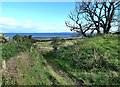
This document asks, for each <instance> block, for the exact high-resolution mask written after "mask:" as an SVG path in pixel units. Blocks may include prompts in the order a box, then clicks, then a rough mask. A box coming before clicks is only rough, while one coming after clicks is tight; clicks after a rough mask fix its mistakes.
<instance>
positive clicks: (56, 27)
mask: <svg viewBox="0 0 120 87" xmlns="http://www.w3.org/2000/svg"><path fill="white" fill-rule="evenodd" d="M1 27H2V32H7V33H11V32H16V33H19V32H21V33H39V32H68V31H69V29H67V28H66V27H65V25H64V23H63V24H56V23H35V22H32V21H31V20H25V21H23V22H22V23H20V22H19V23H18V20H16V19H15V18H0V28H1ZM0 32H1V31H0Z"/></svg>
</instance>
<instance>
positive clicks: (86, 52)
mask: <svg viewBox="0 0 120 87" xmlns="http://www.w3.org/2000/svg"><path fill="white" fill-rule="evenodd" d="M118 37H119V35H117V34H106V35H102V36H100V35H99V36H98V35H97V36H93V37H91V38H84V39H75V40H65V41H63V42H62V43H59V45H58V46H59V49H57V50H54V48H53V42H54V43H58V42H59V40H58V41H56V39H55V41H54V40H53V41H48V42H36V43H31V44H29V43H27V41H28V40H26V41H25V42H26V43H25V42H24V44H22V43H23V42H22V41H23V40H21V41H19V40H18V42H16V41H12V40H9V41H8V42H7V43H5V44H3V51H4V52H3V53H2V56H3V58H5V59H7V63H6V64H7V69H6V71H5V72H4V71H3V72H4V73H3V85H81V84H83V85H120V62H119V61H120V58H119V55H118V53H119V52H120V50H119V43H118ZM20 43H21V44H20ZM28 44H29V45H28Z"/></svg>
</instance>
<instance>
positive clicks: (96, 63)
mask: <svg viewBox="0 0 120 87" xmlns="http://www.w3.org/2000/svg"><path fill="white" fill-rule="evenodd" d="M118 37H119V35H112V34H109V35H103V36H94V37H92V38H86V39H84V40H78V42H77V43H76V44H75V45H73V46H68V47H64V48H62V49H60V50H58V51H57V52H49V53H48V54H46V55H45V58H47V60H49V61H50V62H51V63H53V64H55V66H58V67H59V68H60V69H62V70H63V71H65V72H67V73H69V74H71V75H73V76H75V77H76V78H78V79H80V80H83V81H84V84H96V85H102V84H103V85H108V84H119V85H120V58H119V57H118V52H119V50H118V49H119V43H118Z"/></svg>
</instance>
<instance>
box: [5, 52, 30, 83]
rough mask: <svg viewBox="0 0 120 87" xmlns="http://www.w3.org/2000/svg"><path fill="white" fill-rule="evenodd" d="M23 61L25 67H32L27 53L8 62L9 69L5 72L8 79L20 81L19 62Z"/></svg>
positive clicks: (20, 54)
mask: <svg viewBox="0 0 120 87" xmlns="http://www.w3.org/2000/svg"><path fill="white" fill-rule="evenodd" d="M20 60H22V61H23V62H24V64H25V65H26V66H25V67H27V68H28V67H29V65H30V60H29V55H28V54H27V53H23V52H21V53H19V54H18V55H17V56H15V57H13V58H10V59H9V60H8V61H7V62H6V65H7V69H6V70H5V72H3V75H4V76H7V77H8V78H12V79H13V80H16V81H17V80H18V79H19V64H18V63H19V61H20Z"/></svg>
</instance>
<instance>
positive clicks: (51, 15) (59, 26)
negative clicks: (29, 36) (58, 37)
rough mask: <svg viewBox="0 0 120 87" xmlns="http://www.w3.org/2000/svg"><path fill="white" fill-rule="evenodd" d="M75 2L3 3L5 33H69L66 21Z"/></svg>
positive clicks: (0, 18)
mask: <svg viewBox="0 0 120 87" xmlns="http://www.w3.org/2000/svg"><path fill="white" fill-rule="evenodd" d="M74 5H75V2H2V16H1V17H0V27H2V31H0V32H4V33H13V32H15V33H16V32H17V33H18V32H22V33H31V32H33V33H36V32H37V33H39V32H69V31H70V30H69V28H67V27H66V26H65V21H67V20H69V18H68V13H69V12H70V11H73V10H74Z"/></svg>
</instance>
